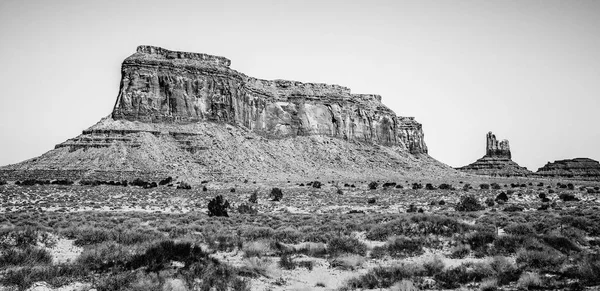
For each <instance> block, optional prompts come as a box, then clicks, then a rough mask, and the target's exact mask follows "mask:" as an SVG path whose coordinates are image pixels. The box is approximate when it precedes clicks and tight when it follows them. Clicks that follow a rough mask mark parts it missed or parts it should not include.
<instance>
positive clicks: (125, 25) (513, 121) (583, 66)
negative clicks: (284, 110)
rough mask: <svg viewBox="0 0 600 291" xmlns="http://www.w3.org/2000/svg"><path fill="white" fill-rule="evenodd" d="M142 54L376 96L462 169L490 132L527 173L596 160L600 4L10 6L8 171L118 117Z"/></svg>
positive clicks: (1, 18)
mask: <svg viewBox="0 0 600 291" xmlns="http://www.w3.org/2000/svg"><path fill="white" fill-rule="evenodd" d="M140 44H148V45H156V46H161V47H164V48H167V49H171V50H181V51H191V52H202V53H208V54H214V55H220V56H224V57H227V58H229V59H231V61H232V64H231V67H232V68H233V69H235V70H237V71H240V72H243V73H245V74H247V75H250V76H253V77H257V78H263V79H290V80H297V81H302V82H320V83H330V84H339V85H343V86H347V87H350V88H351V89H352V92H354V93H373V94H380V95H382V96H383V103H384V104H386V105H387V106H388V107H390V108H391V109H392V110H394V111H395V112H396V113H397V114H398V115H400V116H415V117H416V119H417V120H418V121H419V122H421V123H422V124H423V128H424V131H425V141H426V143H427V145H428V147H429V153H430V155H431V156H433V157H434V158H436V159H438V160H439V161H441V162H444V163H446V164H448V165H450V166H453V167H458V166H464V165H466V164H469V163H471V162H473V161H475V160H476V159H478V158H480V157H482V156H483V155H484V154H485V135H486V133H487V132H488V131H493V132H494V133H495V134H496V136H497V137H498V138H500V139H509V140H510V144H511V149H512V154H513V160H514V161H516V162H517V163H519V164H520V165H521V166H526V167H528V168H529V169H530V170H534V171H535V170H537V169H538V168H539V167H541V166H543V165H544V164H545V163H546V162H547V161H554V160H557V159H565V158H575V157H589V158H592V159H595V160H600V130H599V127H598V126H599V125H600V118H599V117H600V114H599V113H600V1H575V0H569V1H552V0H544V1H527V0H518V1H509V0H498V1H474V0H471V1H450V0H439V1H424V0H415V1H316V0H315V1H192V0H190V1H122V0H120V1H116V0H115V1H83V0H76V1H41V0H40V1H26V0H15V1H12V0H9V1H7V0H0V94H1V97H0V100H1V101H0V102H1V103H0V133H1V134H2V139H1V143H0V165H6V164H10V163H16V162H19V161H22V160H25V159H28V158H32V157H34V156H38V155H40V154H43V153H44V152H46V151H48V150H50V149H53V148H54V145H56V144H58V143H61V142H63V141H65V140H67V139H69V138H72V137H75V136H77V135H79V134H80V133H81V131H82V130H83V129H86V128H87V127H89V126H91V125H93V124H94V123H96V122H97V121H98V120H100V118H102V117H104V116H107V115H108V114H110V112H111V110H112V107H113V105H114V103H115V100H116V97H117V93H118V90H119V81H120V65H121V62H122V61H123V59H125V58H126V57H128V56H129V55H131V54H132V53H134V52H135V49H136V47H137V46H138V45H140Z"/></svg>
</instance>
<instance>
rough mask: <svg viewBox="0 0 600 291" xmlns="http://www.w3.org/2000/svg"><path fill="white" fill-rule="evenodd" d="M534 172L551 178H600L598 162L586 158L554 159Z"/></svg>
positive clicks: (599, 164)
mask: <svg viewBox="0 0 600 291" xmlns="http://www.w3.org/2000/svg"><path fill="white" fill-rule="evenodd" d="M536 174H537V175H540V176H544V177H553V178H576V179H586V180H600V163H599V162H598V161H595V160H592V159H588V158H577V159H570V160H560V161H554V162H553V163H550V162H549V163H547V164H546V165H545V166H543V167H541V168H539V169H538V171H537V172H536Z"/></svg>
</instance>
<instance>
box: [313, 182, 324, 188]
mask: <svg viewBox="0 0 600 291" xmlns="http://www.w3.org/2000/svg"><path fill="white" fill-rule="evenodd" d="M321 186H323V184H321V182H319V181H314V182H312V187H313V188H317V189H318V188H321Z"/></svg>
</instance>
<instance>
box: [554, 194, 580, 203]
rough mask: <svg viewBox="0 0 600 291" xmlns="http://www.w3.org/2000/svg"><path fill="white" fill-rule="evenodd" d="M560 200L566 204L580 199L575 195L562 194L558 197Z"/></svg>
mask: <svg viewBox="0 0 600 291" xmlns="http://www.w3.org/2000/svg"><path fill="white" fill-rule="evenodd" d="M558 198H560V199H561V200H562V201H564V202H569V201H579V199H578V198H577V197H575V195H573V194H570V193H561V194H560V195H558Z"/></svg>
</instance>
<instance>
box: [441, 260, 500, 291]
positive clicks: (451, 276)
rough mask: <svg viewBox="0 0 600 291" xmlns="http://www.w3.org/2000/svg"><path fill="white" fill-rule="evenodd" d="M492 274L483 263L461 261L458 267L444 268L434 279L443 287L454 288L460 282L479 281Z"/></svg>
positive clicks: (458, 285) (457, 286)
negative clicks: (475, 263) (474, 263)
mask: <svg viewBox="0 0 600 291" xmlns="http://www.w3.org/2000/svg"><path fill="white" fill-rule="evenodd" d="M492 274H493V271H492V270H491V269H490V268H486V267H485V266H483V265H473V264H469V263H463V264H462V265H460V266H458V267H454V268H451V269H447V270H444V271H443V272H440V273H438V274H436V275H435V276H434V279H435V280H436V281H437V282H438V283H439V284H440V286H441V287H442V288H445V289H456V288H459V287H460V285H461V284H465V283H469V282H479V281H481V280H483V279H484V278H488V277H489V276H490V275H492Z"/></svg>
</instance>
